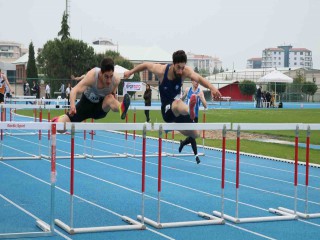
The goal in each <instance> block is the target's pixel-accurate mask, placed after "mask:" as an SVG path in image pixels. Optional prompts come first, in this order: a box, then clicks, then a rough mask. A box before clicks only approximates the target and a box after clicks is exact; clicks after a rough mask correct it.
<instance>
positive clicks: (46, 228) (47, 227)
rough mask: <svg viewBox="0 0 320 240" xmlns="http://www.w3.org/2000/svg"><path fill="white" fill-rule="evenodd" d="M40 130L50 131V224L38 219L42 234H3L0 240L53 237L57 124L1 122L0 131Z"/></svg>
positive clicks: (37, 223)
mask: <svg viewBox="0 0 320 240" xmlns="http://www.w3.org/2000/svg"><path fill="white" fill-rule="evenodd" d="M21 128H23V129H30V130H33V129H34V130H36V129H42V130H49V129H51V131H52V141H51V156H52V157H51V174H50V182H51V197H50V224H48V223H46V222H44V221H42V220H40V219H38V220H37V221H36V225H37V226H38V227H39V228H40V229H41V230H42V231H43V232H21V233H17V232H15V233H3V234H0V239H2V238H27V237H47V236H53V235H54V214H55V183H56V159H55V154H56V129H57V124H51V123H45V124H44V123H42V124H37V125H35V124H34V123H29V122H28V123H25V122H19V123H13V122H1V123H0V129H21Z"/></svg>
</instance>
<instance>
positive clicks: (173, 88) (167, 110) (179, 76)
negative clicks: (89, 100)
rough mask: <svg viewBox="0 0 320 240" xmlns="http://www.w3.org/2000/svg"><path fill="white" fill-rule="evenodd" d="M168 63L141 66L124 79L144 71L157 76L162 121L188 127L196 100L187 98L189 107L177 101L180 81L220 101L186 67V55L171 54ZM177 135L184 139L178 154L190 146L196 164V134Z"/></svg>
mask: <svg viewBox="0 0 320 240" xmlns="http://www.w3.org/2000/svg"><path fill="white" fill-rule="evenodd" d="M172 61H173V63H172V64H166V65H162V64H156V63H150V62H144V63H142V64H139V65H137V66H136V67H135V68H133V69H132V70H129V71H127V72H125V73H124V77H125V78H128V77H129V76H130V75H132V74H134V73H136V72H140V71H143V70H146V69H147V70H148V71H149V72H152V73H154V74H155V75H157V77H158V79H159V91H160V98H161V113H162V117H163V120H164V121H165V122H168V123H170V122H175V123H192V122H193V120H194V118H195V110H194V108H195V105H196V96H195V95H194V96H191V98H190V104H189V106H188V105H187V104H186V103H185V102H184V101H182V100H181V99H180V95H181V86H182V82H183V80H184V79H186V78H189V79H192V80H194V81H196V82H199V83H200V85H202V86H204V87H205V88H208V89H210V91H211V95H212V97H221V94H220V92H219V90H218V89H217V88H215V87H214V86H213V85H212V84H211V83H210V82H209V81H208V80H206V79H205V78H203V77H201V76H200V75H199V74H198V73H196V72H194V71H193V69H192V68H191V67H189V66H186V63H187V55H186V54H185V52H184V51H183V50H179V51H176V52H174V53H173V55H172ZM180 132H181V133H182V134H183V135H185V136H187V137H188V138H187V139H186V140H184V141H183V142H181V145H180V147H179V151H180V152H181V150H182V148H183V147H184V146H185V145H187V144H189V143H191V146H192V149H193V152H194V154H195V157H196V161H197V163H200V159H199V157H198V152H197V144H196V141H195V138H197V137H199V136H200V131H198V130H183V131H180Z"/></svg>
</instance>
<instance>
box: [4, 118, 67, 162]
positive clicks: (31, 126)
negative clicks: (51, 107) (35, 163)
mask: <svg viewBox="0 0 320 240" xmlns="http://www.w3.org/2000/svg"><path fill="white" fill-rule="evenodd" d="M56 127H57V129H62V128H63V125H62V124H56ZM50 128H51V123H49V122H40V123H36V124H35V123H34V122H0V129H1V130H9V131H11V130H35V129H37V130H47V129H50ZM37 134H38V133H37ZM39 146H40V145H39ZM0 148H1V154H0V160H40V159H41V157H42V156H41V154H40V153H39V155H35V154H28V156H3V152H2V148H3V140H1V141H0ZM48 159H50V158H48Z"/></svg>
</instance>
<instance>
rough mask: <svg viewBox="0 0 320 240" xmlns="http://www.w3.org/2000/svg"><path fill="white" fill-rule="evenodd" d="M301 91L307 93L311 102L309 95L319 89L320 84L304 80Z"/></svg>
mask: <svg viewBox="0 0 320 240" xmlns="http://www.w3.org/2000/svg"><path fill="white" fill-rule="evenodd" d="M301 91H302V92H303V93H305V94H306V95H307V101H308V102H309V97H310V96H313V95H314V94H315V93H316V92H317V91H318V86H317V84H315V83H314V82H304V83H303V84H302V87H301Z"/></svg>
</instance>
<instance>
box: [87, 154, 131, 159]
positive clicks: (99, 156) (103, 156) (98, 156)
mask: <svg viewBox="0 0 320 240" xmlns="http://www.w3.org/2000/svg"><path fill="white" fill-rule="evenodd" d="M83 156H84V158H93V159H94V158H126V157H127V155H125V154H121V153H119V154H114V155H90V154H85V153H84V154H83Z"/></svg>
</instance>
